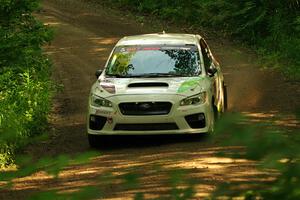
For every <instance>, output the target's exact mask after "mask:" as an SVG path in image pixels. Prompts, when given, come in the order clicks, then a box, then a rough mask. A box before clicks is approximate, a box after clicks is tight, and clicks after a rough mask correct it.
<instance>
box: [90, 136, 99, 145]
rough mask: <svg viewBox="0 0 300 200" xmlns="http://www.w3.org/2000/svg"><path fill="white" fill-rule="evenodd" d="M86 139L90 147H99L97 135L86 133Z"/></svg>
mask: <svg viewBox="0 0 300 200" xmlns="http://www.w3.org/2000/svg"><path fill="white" fill-rule="evenodd" d="M88 140H89V144H90V147H91V148H97V147H99V137H98V136H97V135H91V134H88Z"/></svg>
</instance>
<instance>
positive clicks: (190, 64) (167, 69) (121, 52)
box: [105, 45, 201, 78]
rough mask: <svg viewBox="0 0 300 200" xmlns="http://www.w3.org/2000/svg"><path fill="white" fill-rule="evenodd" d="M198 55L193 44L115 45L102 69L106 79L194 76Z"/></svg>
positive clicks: (197, 68)
mask: <svg viewBox="0 0 300 200" xmlns="http://www.w3.org/2000/svg"><path fill="white" fill-rule="evenodd" d="M199 59H200V58H199V52H198V48H197V47H196V46H195V45H176V46H166V45H161V46H153V45H152V46H144V45H143V46H118V47H116V48H115V50H114V52H113V54H112V56H111V58H110V60H109V62H108V66H107V68H106V71H105V73H106V75H107V76H115V77H120V78H122V77H173V76H198V75H199V74H200V73H201V67H200V64H199Z"/></svg>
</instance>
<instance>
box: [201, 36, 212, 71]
mask: <svg viewBox="0 0 300 200" xmlns="http://www.w3.org/2000/svg"><path fill="white" fill-rule="evenodd" d="M200 47H201V53H202V56H203V61H204V67H205V70H206V71H207V70H208V69H209V67H210V66H211V62H212V60H211V58H210V54H209V50H208V47H207V45H206V43H205V42H204V40H203V39H201V40H200Z"/></svg>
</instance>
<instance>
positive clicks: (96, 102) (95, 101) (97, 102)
mask: <svg viewBox="0 0 300 200" xmlns="http://www.w3.org/2000/svg"><path fill="white" fill-rule="evenodd" d="M91 105H92V106H95V107H101V106H103V107H112V103H111V102H110V101H108V100H106V99H103V98H101V97H99V96H96V95H94V94H92V95H91Z"/></svg>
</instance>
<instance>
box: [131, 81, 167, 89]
mask: <svg viewBox="0 0 300 200" xmlns="http://www.w3.org/2000/svg"><path fill="white" fill-rule="evenodd" d="M127 87H129V88H141V87H169V84H168V83H163V82H141V83H130V84H129V85H128V86H127Z"/></svg>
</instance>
